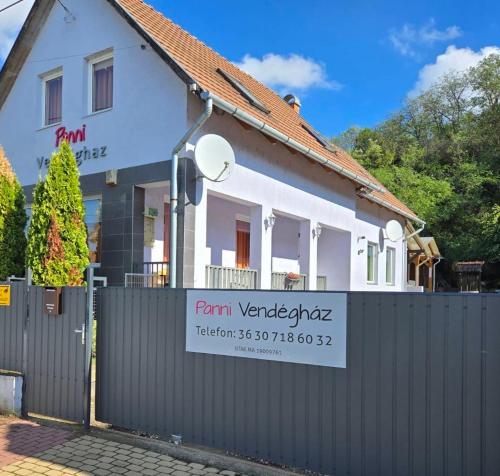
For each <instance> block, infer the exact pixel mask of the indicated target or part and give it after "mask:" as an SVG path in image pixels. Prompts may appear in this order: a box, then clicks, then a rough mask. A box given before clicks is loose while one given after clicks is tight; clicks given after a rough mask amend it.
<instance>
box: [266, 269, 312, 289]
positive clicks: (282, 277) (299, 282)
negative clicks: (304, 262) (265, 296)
mask: <svg viewBox="0 0 500 476" xmlns="http://www.w3.org/2000/svg"><path fill="white" fill-rule="evenodd" d="M288 276H289V273H276V272H273V273H272V276H271V289H275V290H278V289H283V290H285V291H305V290H306V286H307V276H306V275H305V274H300V275H298V276H300V277H299V279H289V277H288Z"/></svg>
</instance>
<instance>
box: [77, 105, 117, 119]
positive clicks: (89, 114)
mask: <svg viewBox="0 0 500 476" xmlns="http://www.w3.org/2000/svg"><path fill="white" fill-rule="evenodd" d="M112 110H113V108H112V107H110V108H108V109H103V110H102V111H95V112H89V113H88V114H87V115H85V116H83V118H84V119H85V118H86V117H92V116H98V115H99V114H104V113H105V112H110V111H112Z"/></svg>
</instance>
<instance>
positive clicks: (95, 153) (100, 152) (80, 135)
mask: <svg viewBox="0 0 500 476" xmlns="http://www.w3.org/2000/svg"><path fill="white" fill-rule="evenodd" d="M55 135H56V148H58V147H59V146H60V145H61V142H62V141H63V140H67V141H68V142H69V143H70V144H77V143H79V142H85V141H86V140H87V126H86V125H85V124H84V125H83V126H82V127H81V128H80V129H76V130H74V131H68V130H67V129H66V127H64V126H62V127H59V128H58V129H56V131H55ZM73 152H74V154H75V158H76V164H77V165H78V167H80V166H81V165H82V164H83V163H84V162H87V161H90V160H96V159H105V158H106V157H107V156H108V146H106V145H101V146H99V147H87V146H83V147H81V148H80V149H77V150H75V149H73ZM36 162H37V164H38V168H39V169H42V168H43V167H45V168H48V167H49V165H50V157H45V156H41V157H37V159H36Z"/></svg>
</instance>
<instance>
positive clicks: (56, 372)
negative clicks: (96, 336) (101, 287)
mask: <svg viewBox="0 0 500 476" xmlns="http://www.w3.org/2000/svg"><path fill="white" fill-rule="evenodd" d="M44 291H45V290H44V288H40V287H36V286H31V287H30V290H29V306H30V307H29V323H28V342H27V357H28V362H27V364H28V366H27V372H26V410H27V411H28V412H30V413H38V414H40V415H45V416H50V417H53V418H61V419H64V420H70V421H74V422H78V423H82V422H83V419H84V414H85V398H84V397H85V393H84V392H85V388H84V387H85V385H84V380H85V371H84V368H85V340H84V338H85V336H84V334H83V333H82V331H83V330H84V328H85V316H86V292H85V288H83V287H79V288H76V287H75V288H64V290H63V295H62V312H63V313H62V315H60V316H49V315H48V314H46V313H45V312H44V309H43V295H44ZM89 338H92V337H91V336H89Z"/></svg>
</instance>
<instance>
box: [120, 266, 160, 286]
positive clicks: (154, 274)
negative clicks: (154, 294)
mask: <svg viewBox="0 0 500 476" xmlns="http://www.w3.org/2000/svg"><path fill="white" fill-rule="evenodd" d="M169 274H170V273H169V263H167V262H165V261H145V262H143V263H136V264H135V265H134V272H133V273H127V274H126V275H125V287H130V288H165V287H167V286H168V277H169Z"/></svg>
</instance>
